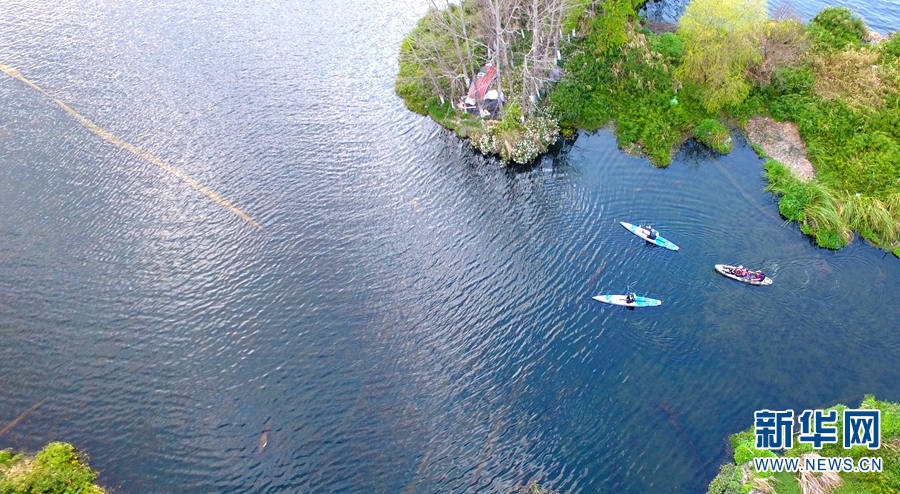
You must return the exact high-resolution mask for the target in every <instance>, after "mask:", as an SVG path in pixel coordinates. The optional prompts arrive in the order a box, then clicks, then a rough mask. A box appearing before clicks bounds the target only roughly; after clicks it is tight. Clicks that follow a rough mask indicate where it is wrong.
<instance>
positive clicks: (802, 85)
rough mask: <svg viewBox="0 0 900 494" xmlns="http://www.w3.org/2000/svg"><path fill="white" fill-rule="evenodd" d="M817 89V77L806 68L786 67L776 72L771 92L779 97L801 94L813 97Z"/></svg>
mask: <svg viewBox="0 0 900 494" xmlns="http://www.w3.org/2000/svg"><path fill="white" fill-rule="evenodd" d="M815 88H816V76H815V74H814V73H813V71H812V69H810V68H809V67H806V66H801V67H785V68H782V69H778V70H775V72H774V74H773V76H772V86H771V91H773V93H774V94H775V95H777V96H783V95H785V94H800V95H807V96H811V95H812V94H813V91H815Z"/></svg>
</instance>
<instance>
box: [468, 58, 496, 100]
mask: <svg viewBox="0 0 900 494" xmlns="http://www.w3.org/2000/svg"><path fill="white" fill-rule="evenodd" d="M496 77H497V68H496V67H494V66H493V65H491V64H487V65H485V66H484V67H482V68H481V70H479V71H478V75H476V76H475V80H473V81H472V84H469V93H468V94H466V96H467V97H469V98H472V99H473V100H475V101H481V100H482V99H484V94H485V93H487V92H488V88H490V86H491V83H493V82H494V79H495V78H496Z"/></svg>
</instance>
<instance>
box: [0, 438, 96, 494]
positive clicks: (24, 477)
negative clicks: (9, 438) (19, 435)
mask: <svg viewBox="0 0 900 494" xmlns="http://www.w3.org/2000/svg"><path fill="white" fill-rule="evenodd" d="M9 455H11V453H9V452H8V451H6V452H4V453H3V455H0V458H3V457H6V458H7V460H5V461H8V458H9V457H10V456H9ZM13 458H14V459H13V461H19V462H26V463H25V464H23V465H22V467H21V468H15V467H13V468H12V469H3V471H2V472H0V473H2V476H0V493H3V494H30V493H34V494H37V493H41V494H102V493H103V492H104V491H103V489H101V488H100V487H98V486H96V485H94V481H95V480H96V479H97V473H96V472H94V471H93V470H91V468H90V467H88V466H87V464H86V463H85V459H84V458H83V457H82V456H81V455H79V453H78V451H77V450H76V449H75V447H74V446H72V445H71V444H67V443H60V442H54V443H50V444H48V445H47V446H46V447H44V449H43V450H42V451H41V452H40V453H38V454H37V455H36V456H35V457H34V459H33V460H29V459H27V458H24V457H21V455H19V456H16V457H13ZM12 471H15V472H16V473H15V475H12V474H11V473H12Z"/></svg>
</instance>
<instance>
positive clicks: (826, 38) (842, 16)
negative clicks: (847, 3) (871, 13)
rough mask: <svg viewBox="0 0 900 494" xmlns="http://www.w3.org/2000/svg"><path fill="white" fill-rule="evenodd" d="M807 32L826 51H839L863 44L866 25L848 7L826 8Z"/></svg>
mask: <svg viewBox="0 0 900 494" xmlns="http://www.w3.org/2000/svg"><path fill="white" fill-rule="evenodd" d="M807 31H808V32H809V34H810V36H811V37H812V39H813V41H814V42H815V43H816V45H818V46H819V48H820V49H822V50H825V51H831V52H834V51H839V50H842V49H844V48H845V47H847V45H850V46H857V45H859V44H860V43H862V39H863V36H865V34H866V25H865V24H864V23H863V21H862V19H860V18H859V16H856V15H853V12H852V11H851V10H850V9H848V8H846V7H826V8H825V9H823V10H822V11H821V12H819V13H818V14H817V15H816V16H815V17H813V19H812V20H811V21H810V22H809V26H808V27H807Z"/></svg>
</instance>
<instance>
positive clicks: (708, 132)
mask: <svg viewBox="0 0 900 494" xmlns="http://www.w3.org/2000/svg"><path fill="white" fill-rule="evenodd" d="M693 134H694V137H695V138H696V139H697V140H698V141H700V142H702V143H703V144H706V145H707V146H709V147H711V148H713V149H715V150H716V151H718V152H720V153H722V154H728V153H730V152H731V132H729V131H728V127H726V126H725V124H723V123H722V122H719V121H718V120H715V119H712V118H705V119H703V120H701V121H700V123H699V124H697V126H696V127H694V131H693Z"/></svg>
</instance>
